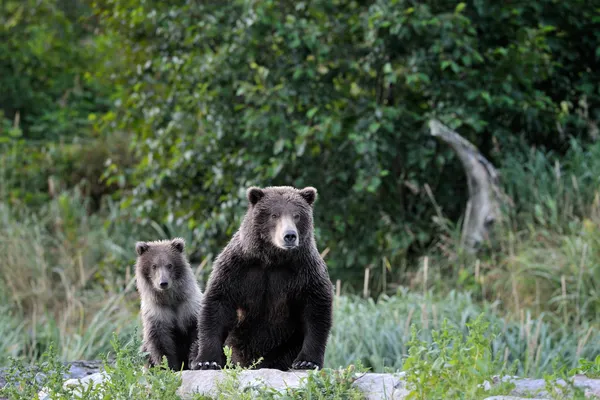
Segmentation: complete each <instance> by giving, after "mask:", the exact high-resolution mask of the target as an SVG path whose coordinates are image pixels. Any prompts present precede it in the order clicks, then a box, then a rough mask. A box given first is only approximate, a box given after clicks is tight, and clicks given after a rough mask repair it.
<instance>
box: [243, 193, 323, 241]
mask: <svg viewBox="0 0 600 400" xmlns="http://www.w3.org/2000/svg"><path fill="white" fill-rule="evenodd" d="M246 195H247V197H248V212H247V213H246V218H245V219H244V226H243V228H242V229H243V231H244V235H245V236H248V237H249V239H250V240H252V241H254V242H258V243H255V244H256V245H259V246H260V247H261V248H262V249H272V250H279V251H293V250H296V249H299V248H302V247H304V246H308V245H311V244H312V242H313V241H314V238H313V203H314V202H315V200H316V198H317V189H315V188H314V187H310V186H309V187H305V188H304V189H296V188H293V187H290V186H272V187H266V188H258V187H250V188H248V190H247V192H246Z"/></svg>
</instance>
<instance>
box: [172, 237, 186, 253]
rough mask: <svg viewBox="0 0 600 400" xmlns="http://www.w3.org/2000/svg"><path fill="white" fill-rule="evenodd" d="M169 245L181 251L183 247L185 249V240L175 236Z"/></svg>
mask: <svg viewBox="0 0 600 400" xmlns="http://www.w3.org/2000/svg"><path fill="white" fill-rule="evenodd" d="M171 246H173V248H174V249H175V250H177V251H178V252H180V253H183V249H185V240H183V239H182V238H175V239H173V240H171Z"/></svg>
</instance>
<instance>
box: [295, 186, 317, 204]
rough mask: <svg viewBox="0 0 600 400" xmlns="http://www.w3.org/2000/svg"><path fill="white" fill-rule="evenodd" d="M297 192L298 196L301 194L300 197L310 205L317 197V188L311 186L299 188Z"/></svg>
mask: <svg viewBox="0 0 600 400" xmlns="http://www.w3.org/2000/svg"><path fill="white" fill-rule="evenodd" d="M299 193H300V196H302V198H303V199H304V200H306V202H307V203H308V204H309V205H311V206H312V205H313V203H314V202H315V200H316V199H317V189H315V188H314V187H312V186H307V187H305V188H304V189H302V190H300V192H299Z"/></svg>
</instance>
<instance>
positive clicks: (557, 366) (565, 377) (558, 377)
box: [544, 358, 597, 400]
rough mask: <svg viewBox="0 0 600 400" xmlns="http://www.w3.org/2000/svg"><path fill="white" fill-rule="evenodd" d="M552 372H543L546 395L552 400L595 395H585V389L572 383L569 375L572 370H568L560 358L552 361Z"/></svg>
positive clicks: (583, 399)
mask: <svg viewBox="0 0 600 400" xmlns="http://www.w3.org/2000/svg"><path fill="white" fill-rule="evenodd" d="M552 371H553V372H552V373H551V374H544V382H545V389H546V392H547V396H549V398H550V399H552V400H585V399H594V398H597V397H589V396H588V397H586V395H585V391H584V390H583V389H581V388H579V387H577V386H575V384H574V383H573V381H572V379H571V376H572V374H573V372H574V370H569V368H568V366H567V364H566V363H565V362H564V361H563V360H561V359H558V358H557V359H555V360H553V362H552Z"/></svg>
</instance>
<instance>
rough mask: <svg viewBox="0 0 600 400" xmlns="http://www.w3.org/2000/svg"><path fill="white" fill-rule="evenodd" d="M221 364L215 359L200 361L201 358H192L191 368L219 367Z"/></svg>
mask: <svg viewBox="0 0 600 400" xmlns="http://www.w3.org/2000/svg"><path fill="white" fill-rule="evenodd" d="M221 368H222V367H221V365H219V363H217V362H216V361H202V360H198V359H196V360H194V361H192V369H221Z"/></svg>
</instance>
